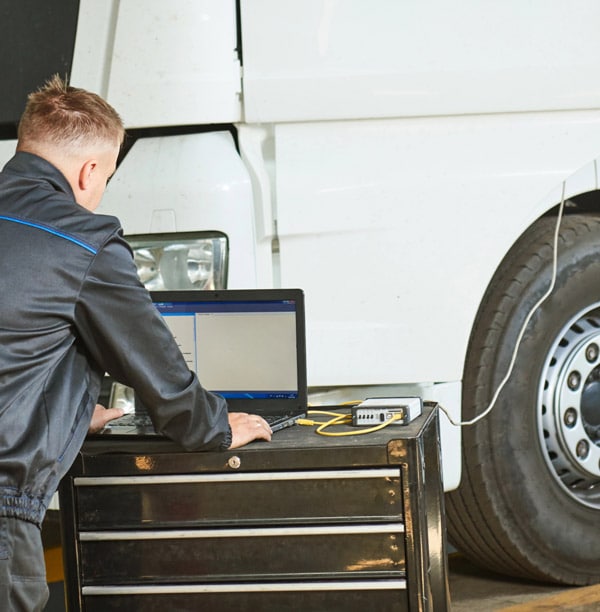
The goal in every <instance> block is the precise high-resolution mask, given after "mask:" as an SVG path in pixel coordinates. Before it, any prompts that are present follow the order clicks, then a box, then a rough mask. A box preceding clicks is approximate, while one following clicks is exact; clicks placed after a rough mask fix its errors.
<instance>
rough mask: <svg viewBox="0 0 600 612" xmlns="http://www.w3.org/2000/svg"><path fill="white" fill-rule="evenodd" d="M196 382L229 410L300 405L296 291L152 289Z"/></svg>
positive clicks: (301, 344)
mask: <svg viewBox="0 0 600 612" xmlns="http://www.w3.org/2000/svg"><path fill="white" fill-rule="evenodd" d="M151 295H152V299H153V301H154V304H155V306H156V308H157V309H158V311H159V312H160V313H161V315H162V316H163V319H164V321H165V323H166V324H167V326H168V327H169V329H170V330H171V332H172V333H173V336H174V337H175V339H176V341H177V343H178V345H179V347H180V349H181V352H182V353H183V355H184V357H185V359H186V361H187V363H188V366H189V368H190V369H191V370H192V371H194V372H196V374H197V376H198V379H199V380H200V382H201V383H202V385H203V386H204V387H205V388H206V389H209V390H210V391H213V392H215V393H218V394H219V395H222V396H223V397H225V398H226V399H227V403H228V404H229V407H230V410H236V411H249V412H257V411H258V412H259V413H261V412H264V413H271V412H280V411H281V410H282V409H284V410H287V409H289V408H291V407H294V408H295V407H299V408H300V409H305V408H306V357H305V340H304V302H303V294H302V292H301V291H300V290H297V289H260V290H222V291H176V292H170V291H159V292H152V294H151Z"/></svg>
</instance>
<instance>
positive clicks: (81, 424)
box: [0, 152, 231, 524]
mask: <svg viewBox="0 0 600 612" xmlns="http://www.w3.org/2000/svg"><path fill="white" fill-rule="evenodd" d="M105 372H108V373H109V374H111V375H112V376H113V377H114V378H115V379H116V380H118V381H120V382H122V383H124V384H126V385H129V386H131V387H133V388H134V389H135V391H136V394H137V395H138V396H139V397H140V398H141V400H142V402H143V404H144V405H145V406H146V408H147V409H148V411H149V412H150V414H151V416H152V419H153V421H154V424H155V426H156V428H157V429H158V430H159V431H161V432H162V433H164V434H165V435H167V436H169V437H170V438H172V439H173V440H175V441H176V442H178V443H179V444H181V445H182V446H183V447H184V448H186V449H188V450H198V449H206V450H208V449H219V448H221V449H225V448H228V447H229V445H230V443H231V429H230V428H229V424H228V420H227V405H226V402H225V400H224V399H223V398H221V397H218V396H216V395H213V394H211V393H209V392H208V391H206V390H205V389H204V388H203V387H202V386H201V385H200V383H199V381H198V379H197V378H196V376H195V375H194V374H193V373H192V372H190V370H189V369H188V367H187V365H186V363H185V360H184V358H183V357H182V355H181V352H180V350H179V348H178V347H177V344H176V343H175V341H174V339H173V337H172V335H171V333H170V332H169V330H168V328H167V327H166V325H165V324H164V323H163V321H162V318H161V316H160V314H159V313H158V312H157V310H156V308H155V307H154V306H153V304H152V302H151V299H150V297H149V294H148V292H147V291H146V290H145V288H144V287H143V285H142V284H141V283H140V282H139V280H138V277H137V273H136V269H135V265H134V262H133V258H132V254H131V250H130V249H129V247H128V245H127V243H126V242H125V240H124V239H123V237H122V231H121V228H120V224H119V221H118V220H117V219H116V218H115V217H110V216H107V215H100V214H93V213H91V212H89V211H87V210H86V209H84V208H82V207H81V206H79V205H78V204H77V203H76V202H75V200H74V195H73V191H72V189H71V187H70V185H69V184H68V182H67V180H66V179H65V177H64V176H63V175H62V174H61V173H60V172H59V171H58V170H57V169H56V168H55V167H54V166H52V165H51V164H49V163H48V162H47V161H45V160H44V159H42V158H40V157H37V156H35V155H32V154H29V153H22V152H20V153H17V154H16V155H15V156H14V157H13V158H12V159H11V160H10V161H9V162H8V164H7V165H6V166H5V168H4V170H3V171H2V172H1V173H0V515H3V516H13V517H16V518H21V519H23V520H27V521H31V522H34V523H38V524H39V523H40V522H41V521H42V519H43V516H44V513H45V510H46V507H47V505H48V502H49V500H50V498H51V496H52V494H53V493H54V491H55V490H56V488H57V486H58V483H59V481H60V478H61V477H62V476H63V475H64V474H65V472H66V471H67V470H68V469H69V467H70V466H71V464H72V462H73V460H74V459H75V456H76V454H77V452H78V451H79V449H80V447H81V444H82V442H83V440H84V438H85V436H86V433H87V431H88V427H89V424H90V419H91V415H92V412H93V410H94V406H95V404H96V401H97V398H98V395H99V391H100V383H101V380H102V377H103V376H104V373H105Z"/></svg>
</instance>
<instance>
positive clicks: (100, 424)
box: [88, 404, 125, 433]
mask: <svg viewBox="0 0 600 612" xmlns="http://www.w3.org/2000/svg"><path fill="white" fill-rule="evenodd" d="M124 414H125V413H124V411H123V409H122V408H105V407H104V406H101V405H100V404H96V407H95V408H94V414H93V415H92V422H91V423H90V428H89V430H88V431H89V433H98V432H99V431H101V430H102V429H104V427H106V424H107V423H109V422H110V421H113V420H114V419H118V418H119V417H122V416H123V415H124Z"/></svg>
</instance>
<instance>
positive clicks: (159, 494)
mask: <svg viewBox="0 0 600 612" xmlns="http://www.w3.org/2000/svg"><path fill="white" fill-rule="evenodd" d="M74 484H75V490H76V496H77V520H78V527H79V529H80V530H94V529H138V528H140V527H141V528H149V529H156V528H174V527H185V526H189V525H196V526H197V525H207V526H209V525H229V524H231V525H240V524H260V525H263V524H265V523H266V522H267V523H305V522H307V521H309V522H311V523H312V522H318V523H321V522H339V521H346V520H348V517H364V518H365V519H369V518H373V519H374V520H390V521H397V520H401V519H402V513H403V505H402V496H401V495H400V494H399V491H400V490H401V489H400V470H399V469H398V468H395V469H390V468H387V469H386V468H370V469H362V470H360V469H356V470H319V471H317V470H312V471H289V472H255V473H241V474H196V475H194V474H186V475H165V476H137V477H135V476H134V477H118V476H114V477H91V478H76V479H75V481H74Z"/></svg>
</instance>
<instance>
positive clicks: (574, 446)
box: [537, 304, 600, 509]
mask: <svg viewBox="0 0 600 612" xmlns="http://www.w3.org/2000/svg"><path fill="white" fill-rule="evenodd" d="M597 399H600V304H594V305H593V306H591V307H588V308H585V309H583V310H582V311H580V312H579V313H577V315H575V316H574V317H573V318H572V319H571V320H570V321H569V322H568V323H567V324H566V325H565V326H564V327H563V328H562V329H561V330H560V332H559V333H558V335H557V336H556V339H555V340H554V342H553V344H552V348H551V349H550V351H549V353H548V356H547V357H546V361H545V363H544V368H543V371H542V375H541V379H540V388H539V393H538V407H537V415H538V433H539V439H540V444H541V448H542V450H543V451H544V457H545V460H546V463H547V465H548V468H549V470H550V473H551V474H552V476H553V478H554V479H555V481H556V482H557V483H558V484H559V486H560V487H562V488H563V489H564V490H565V491H566V492H567V494H568V495H569V496H570V497H571V498H572V499H574V500H575V501H577V502H578V503H580V504H583V505H585V506H588V507H592V508H594V509H600V401H595V400H597Z"/></svg>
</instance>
